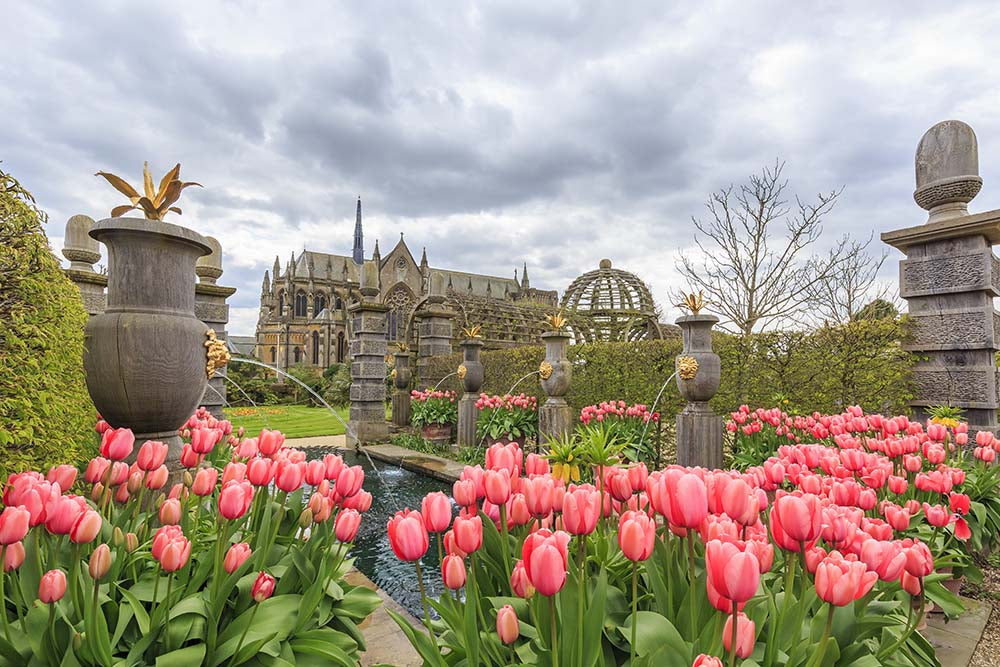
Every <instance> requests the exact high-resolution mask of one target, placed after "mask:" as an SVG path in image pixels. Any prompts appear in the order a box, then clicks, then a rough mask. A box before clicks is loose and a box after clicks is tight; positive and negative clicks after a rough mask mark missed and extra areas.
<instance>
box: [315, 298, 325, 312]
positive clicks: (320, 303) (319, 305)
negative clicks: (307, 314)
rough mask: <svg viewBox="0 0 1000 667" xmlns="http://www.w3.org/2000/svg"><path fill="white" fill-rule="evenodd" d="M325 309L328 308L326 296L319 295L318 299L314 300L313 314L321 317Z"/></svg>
mask: <svg viewBox="0 0 1000 667" xmlns="http://www.w3.org/2000/svg"><path fill="white" fill-rule="evenodd" d="M324 308H326V295H325V294H317V295H316V297H315V298H314V299H313V312H314V313H315V314H317V315H319V314H320V313H322V312H323V309H324Z"/></svg>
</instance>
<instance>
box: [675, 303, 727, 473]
mask: <svg viewBox="0 0 1000 667" xmlns="http://www.w3.org/2000/svg"><path fill="white" fill-rule="evenodd" d="M718 321H719V318H717V317H715V316H714V315H686V316H684V317H680V318H678V319H677V320H676V322H677V325H678V326H680V328H681V336H682V340H683V350H682V352H681V355H680V356H679V357H677V359H676V361H675V364H676V367H677V388H678V389H679V390H680V392H681V396H683V397H684V398H685V399H687V401H688V404H687V406H686V407H685V408H684V410H682V411H681V413H680V414H679V415H677V463H679V464H680V465H682V466H701V467H703V468H709V469H713V468H719V467H720V466H722V417H720V416H718V415H715V414H713V413H712V410H711V408H710V407H709V405H708V401H709V399H711V398H712V397H713V396H715V392H717V391H718V390H719V382H720V380H721V377H722V372H721V370H722V364H721V363H720V361H719V355H717V354H715V353H714V352H712V326H713V325H714V324H715V323H716V322H718Z"/></svg>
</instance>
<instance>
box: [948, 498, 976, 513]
mask: <svg viewBox="0 0 1000 667" xmlns="http://www.w3.org/2000/svg"><path fill="white" fill-rule="evenodd" d="M970 503H971V500H970V499H969V496H967V495H966V494H964V493H952V494H951V495H950V496H948V506H949V507H950V508H951V511H952V512H954V513H955V514H962V515H965V514H968V513H969V507H970Z"/></svg>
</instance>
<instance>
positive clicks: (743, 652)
mask: <svg viewBox="0 0 1000 667" xmlns="http://www.w3.org/2000/svg"><path fill="white" fill-rule="evenodd" d="M756 641H757V628H756V626H755V625H754V622H753V621H751V620H750V619H749V618H748V617H747V615H746V614H744V613H743V612H742V611H740V612H737V613H736V655H737V656H739V657H740V658H741V659H744V660H745V659H746V658H748V657H750V654H751V653H753V645H754V643H756ZM722 644H723V647H724V648H725V649H726V651H727V652H731V651H732V650H733V646H732V644H733V617H732V615H730V616H729V617H728V618H727V619H726V625H725V627H723V629H722Z"/></svg>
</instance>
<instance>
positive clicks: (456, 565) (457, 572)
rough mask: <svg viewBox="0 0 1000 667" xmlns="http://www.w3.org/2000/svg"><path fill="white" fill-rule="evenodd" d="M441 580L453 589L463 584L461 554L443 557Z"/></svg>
mask: <svg viewBox="0 0 1000 667" xmlns="http://www.w3.org/2000/svg"><path fill="white" fill-rule="evenodd" d="M441 581H443V582H444V585H445V587H446V588H449V589H451V590H453V591H457V590H458V589H459V588H461V587H462V586H464V585H465V561H463V560H462V557H461V556H456V555H454V554H449V555H447V556H445V557H444V560H442V561H441Z"/></svg>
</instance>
